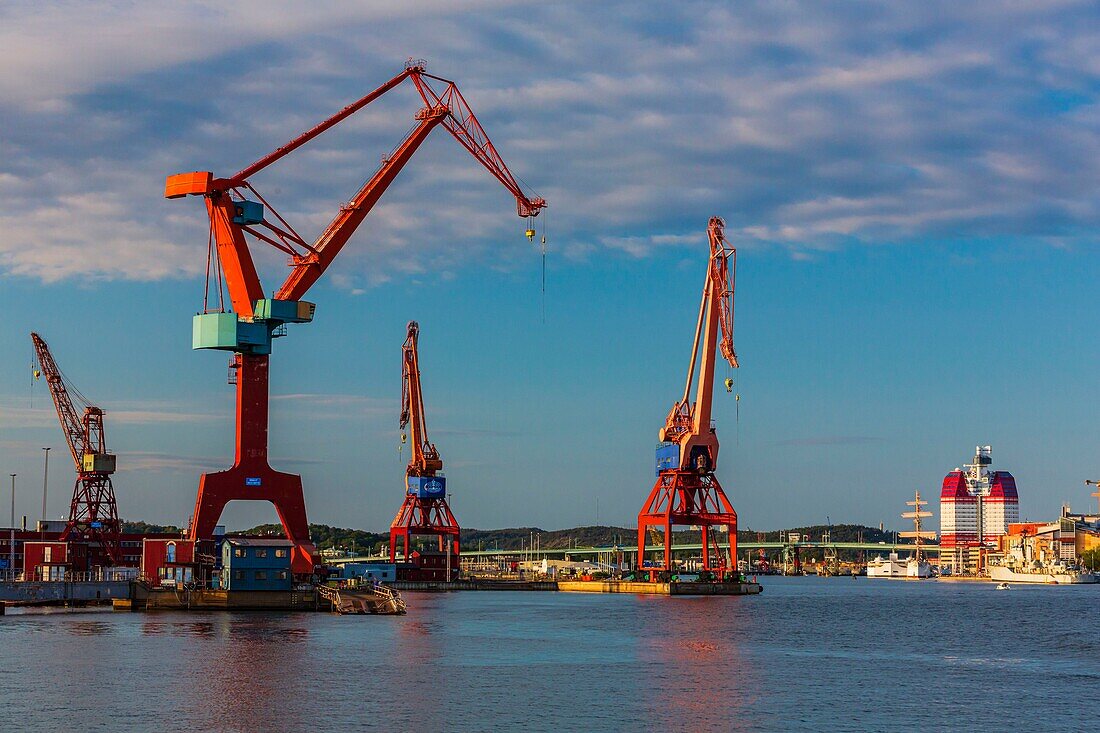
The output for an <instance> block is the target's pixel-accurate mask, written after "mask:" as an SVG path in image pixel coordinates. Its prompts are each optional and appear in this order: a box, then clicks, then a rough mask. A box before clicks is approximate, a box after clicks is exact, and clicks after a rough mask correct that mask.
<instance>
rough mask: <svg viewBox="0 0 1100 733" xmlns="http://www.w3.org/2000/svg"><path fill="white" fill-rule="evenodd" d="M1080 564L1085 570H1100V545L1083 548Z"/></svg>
mask: <svg viewBox="0 0 1100 733" xmlns="http://www.w3.org/2000/svg"><path fill="white" fill-rule="evenodd" d="M1081 565H1083V566H1084V567H1085V569H1086V570H1093V571H1095V570H1100V547H1094V548H1092V549H1091V550H1085V551H1084V552H1082V553H1081Z"/></svg>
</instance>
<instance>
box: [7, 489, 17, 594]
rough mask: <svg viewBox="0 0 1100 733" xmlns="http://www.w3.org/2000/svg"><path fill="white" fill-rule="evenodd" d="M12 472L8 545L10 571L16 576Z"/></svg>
mask: <svg viewBox="0 0 1100 733" xmlns="http://www.w3.org/2000/svg"><path fill="white" fill-rule="evenodd" d="M16 475H17V474H14V473H13V474H11V542H10V544H9V546H8V573H10V574H11V576H12V578H14V577H15V477H16Z"/></svg>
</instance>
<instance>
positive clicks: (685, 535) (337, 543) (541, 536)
mask: <svg viewBox="0 0 1100 733" xmlns="http://www.w3.org/2000/svg"><path fill="white" fill-rule="evenodd" d="M830 529H831V531H832V539H833V541H834V542H856V541H859V540H860V538H861V537H862V541H864V542H888V541H892V540H893V533H892V532H888V531H886V532H884V531H881V530H879V529H878V528H876V527H867V526H864V525H859V524H834V525H833V526H832V527H831V528H830V527H828V526H827V525H820V524H819V525H812V526H808V527H792V528H791V529H790V530H783V531H784V532H787V531H790V532H798V533H800V534H802V535H803V536H809V538H811V539H813V540H820V539H821V536H822V534H823V533H824V532H826V531H829V530H830ZM309 530H310V535H311V537H312V538H313V542H314V544H316V545H317V547H318V548H320V549H329V548H337V549H342V550H351V551H362V550H366V549H368V548H369V549H371V550H377V549H378V548H379V547H380V546H383V545H386V544H387V543H388V542H389V533H379V532H367V531H364V530H360V529H346V528H342V527H331V526H329V525H327V524H311V525H310V526H309ZM242 534H249V535H268V536H275V537H281V536H283V528H282V527H281V526H280V525H278V524H261V525H259V526H257V527H252V528H251V529H247V530H244V532H243V533H242ZM779 535H780V531H779V530H771V531H767V532H757V531H755V530H752V529H745V530H741V531H739V532H738V533H737V538H738V540H739V541H741V542H755V541H758V540H761V539H762V540H763V541H765V542H778V541H779ZM674 536H675V538H676V542H678V543H689V542H699V540H700V536H699V532H697V531H696V532H692V531H690V530H684V531H679V532H675V533H674ZM532 537H536V538H537V539H536V542H537V544H538V546H539V547H541V548H542V549H545V550H557V549H564V548H568V547H603V546H611V545H616V544H618V545H621V546H623V547H631V546H633V545H635V544H637V541H638V540H637V530H636V529H632V528H630V527H608V526H587V527H573V528H571V529H558V530H545V529H541V528H539V527H510V528H506V529H472V528H471V529H464V530H462V548H463V549H465V550H474V549H477V548H479V547H480V548H482V549H501V550H519V549H521V548H523V547H527V546H528V545H529V544H530V542H531V538H532Z"/></svg>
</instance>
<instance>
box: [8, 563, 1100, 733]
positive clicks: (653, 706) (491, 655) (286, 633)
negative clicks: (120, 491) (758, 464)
mask: <svg viewBox="0 0 1100 733" xmlns="http://www.w3.org/2000/svg"><path fill="white" fill-rule="evenodd" d="M762 580H763V582H764V586H765V588H764V593H763V594H762V595H758V596H748V597H699V598H689V597H656V596H654V597H647V596H630V595H614V594H611V595H600V594H576V593H553V592H538V593H536V592H527V593H522V592H478V593H473V592H467V593H449V594H415V593H409V594H407V595H406V597H407V599H408V601H409V614H408V615H407V616H400V617H382V616H377V617H369V616H368V617H363V616H359V617H353V616H331V615H327V614H321V613H301V614H277V613H259V612H257V613H206V614H184V613H175V612H161V613H144V614H142V613H118V612H109V611H105V612H83V613H50V614H40V613H39V614H27V615H8V616H3V617H0V660H2V663H0V699H2V700H3V705H2V706H0V730H25V731H39V730H41V731H47V730H49V731H55V730H60V729H68V727H69V726H73V728H72V729H74V730H76V729H79V730H84V731H149V730H161V731H197V730H233V731H284V730H285V731H290V730H296V731H297V730H349V731H350V730H372V729H377V730H417V731H503V730H521V731H528V732H530V733H535V732H537V731H639V730H658V729H659V730H668V731H680V730H745V731H789V730H800V731H822V730H832V731H888V730H899V729H905V728H911V729H922V730H948V729H966V730H969V731H997V732H998V733H1001V732H1002V731H1005V730H1085V729H1090V728H1093V727H1095V724H1096V719H1097V718H1096V716H1097V695H1098V694H1100V633H1097V621H1098V618H1100V615H1098V614H1100V586H1097V585H1092V586H1072V587H1050V586H1036V587H1027V586H1015V587H1013V589H1012V590H1011V591H997V590H996V589H995V587H994V585H993V584H991V583H949V582H936V581H920V582H904V581H889V580H869V579H867V578H858V579H851V578H821V579H818V578H763V579H762Z"/></svg>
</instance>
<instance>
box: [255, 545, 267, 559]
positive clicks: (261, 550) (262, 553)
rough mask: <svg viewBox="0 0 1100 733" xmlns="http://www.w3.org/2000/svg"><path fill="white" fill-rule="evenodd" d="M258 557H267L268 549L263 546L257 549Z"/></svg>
mask: <svg viewBox="0 0 1100 733" xmlns="http://www.w3.org/2000/svg"><path fill="white" fill-rule="evenodd" d="M256 557H267V549H266V548H263V547H261V548H259V549H257V550H256Z"/></svg>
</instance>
